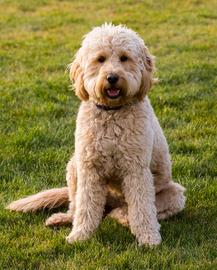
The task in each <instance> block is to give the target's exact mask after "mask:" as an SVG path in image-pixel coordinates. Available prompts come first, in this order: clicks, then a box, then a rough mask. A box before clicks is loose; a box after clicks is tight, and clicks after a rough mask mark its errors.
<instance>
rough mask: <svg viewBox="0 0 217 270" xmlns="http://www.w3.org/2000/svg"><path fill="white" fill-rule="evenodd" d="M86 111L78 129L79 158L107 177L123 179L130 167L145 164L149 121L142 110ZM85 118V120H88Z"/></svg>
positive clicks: (77, 151)
mask: <svg viewBox="0 0 217 270" xmlns="http://www.w3.org/2000/svg"><path fill="white" fill-rule="evenodd" d="M88 112H89V113H87V111H85V114H84V113H83V112H82V111H81V113H82V114H80V115H79V117H78V121H77V129H76V149H75V150H76V151H75V152H76V155H77V157H78V158H79V159H80V161H82V163H85V166H88V167H93V166H94V167H95V168H96V169H97V171H98V172H99V173H100V174H101V176H103V177H111V176H112V177H113V176H117V177H118V178H122V177H123V175H125V174H126V173H127V170H128V168H129V167H130V166H132V165H134V168H135V167H136V166H135V164H137V165H138V164H139V165H140V166H142V165H143V164H144V153H145V149H146V145H145V141H146V140H145V130H146V122H147V121H146V117H145V115H144V113H143V111H142V110H140V111H137V112H136V113H135V112H133V111H130V112H129V110H126V111H125V112H124V111H122V112H117V113H107V112H102V113H101V112H99V111H96V113H95V112H94V113H93V112H92V111H91V110H89V111H88ZM84 115H85V117H84Z"/></svg>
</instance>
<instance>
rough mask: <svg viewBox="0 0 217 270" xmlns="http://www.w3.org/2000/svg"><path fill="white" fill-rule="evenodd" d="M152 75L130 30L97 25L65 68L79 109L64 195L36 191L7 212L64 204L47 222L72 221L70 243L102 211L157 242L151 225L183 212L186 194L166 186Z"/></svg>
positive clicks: (166, 162) (156, 228)
mask: <svg viewBox="0 0 217 270" xmlns="http://www.w3.org/2000/svg"><path fill="white" fill-rule="evenodd" d="M122 56H124V57H125V58H126V59H125V60H124V61H122V60H121V59H123V58H121V57H122ZM102 58H103V61H101V60H102ZM153 72H154V61H153V56H152V55H151V54H150V53H149V50H148V48H147V47H146V46H145V45H144V42H143V40H142V39H141V38H140V37H139V36H138V35H137V34H136V33H135V32H133V31H132V30H130V29H127V28H126V27H123V26H114V25H111V24H104V25H102V26H101V27H96V28H94V29H93V30H92V31H91V32H90V33H89V34H87V35H86V37H85V38H84V40H83V43H82V46H81V48H80V49H79V51H78V52H77V54H76V56H75V60H74V61H73V63H72V64H71V65H70V77H71V79H72V80H73V81H74V82H75V91H76V94H77V95H78V97H80V99H81V100H82V103H81V106H80V108H79V112H78V117H77V123H76V132H75V153H74V156H73V157H72V159H71V160H70V161H69V163H68V166H67V184H68V190H67V189H66V188H64V189H56V195H57V197H56V198H55V199H54V197H53V196H52V195H50V194H51V193H49V191H46V192H45V193H39V194H38V195H33V196H32V197H29V198H26V199H22V200H19V201H17V202H13V203H12V204H11V205H9V207H8V208H9V209H12V210H16V211H31V210H37V209H39V208H42V207H46V206H48V207H51V206H59V205H61V204H63V203H64V202H66V203H67V201H68V200H69V201H70V206H69V210H68V212H67V213H58V214H54V215H53V216H51V217H50V218H49V219H48V220H47V221H46V224H47V225H61V224H66V223H73V228H72V231H71V233H70V234H69V236H68V237H67V240H68V242H69V243H72V242H74V241H77V240H84V239H87V238H89V237H90V235H91V234H92V233H93V232H94V230H95V229H96V228H97V227H98V225H99V223H100V221H101V220H102V217H103V214H104V210H105V206H109V207H110V209H111V211H110V213H109V214H108V215H109V216H110V217H112V218H115V219H117V221H119V222H120V223H121V224H123V225H125V226H129V227H130V230H131V232H132V233H133V234H134V235H135V236H136V238H137V240H138V242H139V244H140V245H143V244H145V245H149V246H152V245H157V244H159V243H160V242H161V235H160V225H159V223H158V220H159V219H165V218H168V217H170V216H172V215H174V214H176V213H178V212H180V211H181V210H182V209H183V208H184V205H185V196H184V191H185V189H184V187H182V186H181V185H179V184H177V183H174V182H173V181H172V176H171V162H170V155H169V150H168V145H167V142H166V139H165V137H164V135H163V131H162V129H161V127H160V125H159V122H158V120H157V118H156V116H155V114H154V111H153V109H152V106H151V104H150V101H149V99H148V97H147V91H148V90H149V89H150V88H151V85H152V83H153V81H154V78H153ZM111 73H112V74H117V75H118V76H119V80H118V82H117V83H116V85H115V89H116V88H117V89H121V95H120V96H119V97H118V98H116V99H111V98H109V97H108V96H107V94H106V93H107V92H106V91H107V89H109V87H110V84H109V82H108V80H107V77H108V75H109V74H111ZM96 104H99V105H100V106H101V107H99V106H98V107H97V106H96ZM102 105H103V106H104V107H105V108H108V109H109V110H104V109H103V108H104V107H102ZM116 107H117V108H116ZM115 108H116V109H115ZM45 194H46V195H47V197H46V196H44V195H45Z"/></svg>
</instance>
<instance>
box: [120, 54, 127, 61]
mask: <svg viewBox="0 0 217 270" xmlns="http://www.w3.org/2000/svg"><path fill="white" fill-rule="evenodd" d="M120 60H121V62H126V61H127V60H128V57H127V56H126V55H122V56H121V57H120Z"/></svg>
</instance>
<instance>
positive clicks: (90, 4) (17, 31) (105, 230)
mask: <svg viewBox="0 0 217 270" xmlns="http://www.w3.org/2000/svg"><path fill="white" fill-rule="evenodd" d="M216 10H217V2H216V1H215V0H210V1H203V0H192V1H190V0H189V1H178V0H177V1H175V0H174V1H166V0H163V1H152V0H146V1H133V0H132V1H131V0H127V1H123V0H122V1H115V0H113V1H112V0H105V1H101V0H100V1H98V0H97V1H58V0H50V1H48V0H37V1H34V0H29V1H21V0H14V1H12V0H0V120H1V121H0V130H1V134H0V162H1V169H0V269H58V270H59V269H81V270H86V269H93V270H95V269H114V270H116V269H133V270H136V269H159V270H163V269H186V270H189V269H217V60H216V59H217V58H216V56H217V13H216ZM104 21H112V22H114V23H115V24H118V23H123V24H126V25H127V26H129V27H131V28H133V29H134V30H136V31H138V32H139V33H140V34H141V36H142V37H143V38H144V40H145V41H146V44H147V45H148V46H149V48H150V51H151V52H152V53H153V54H154V55H156V56H157V68H158V71H157V75H158V76H159V78H160V80H161V81H160V83H159V84H158V85H157V86H155V87H154V88H153V90H152V91H151V92H150V99H151V101H152V104H153V106H154V108H155V111H156V114H157V115H158V117H159V119H160V122H161V124H162V126H163V129H164V131H165V134H166V137H167V139H168V142H169V145H170V150H171V155H172V160H173V177H174V179H175V180H176V181H177V182H180V183H182V184H183V185H184V186H185V187H186V188H187V193H186V195H187V205H186V209H185V210H184V211H183V212H182V213H181V214H179V215H178V216H176V217H174V218H171V219H170V220H168V221H164V222H161V234H162V238H163V242H162V244H161V245H160V246H159V247H157V248H155V249H148V248H144V247H138V246H137V244H136V241H135V239H134V237H133V236H132V235H131V234H130V232H129V231H128V230H127V229H125V228H123V227H121V226H120V225H118V224H117V223H115V222H114V221H112V220H111V219H108V218H107V219H105V220H104V221H103V222H102V224H101V226H100V228H99V229H98V230H97V232H96V233H95V234H94V235H93V237H92V238H91V239H90V240H89V241H86V242H83V243H78V244H74V245H68V244H67V243H66V241H65V236H66V235H67V234H68V233H69V231H70V228H69V227H68V228H60V229H59V230H52V229H49V228H46V227H45V226H44V221H45V219H46V218H47V217H48V216H49V215H50V214H51V213H50V212H47V211H44V212H40V213H37V214H20V213H10V212H9V211H6V210H4V207H5V205H6V204H7V203H8V202H10V201H11V200H13V199H17V198H21V197H23V196H24V195H27V194H32V193H35V192H38V191H40V190H42V189H46V188H51V187H59V186H63V185H65V165H66V162H67V161H68V159H69V157H70V155H71V153H72V152H73V147H74V137H73V134H74V129H75V119H76V113H77V110H78V106H79V101H78V99H77V98H76V97H75V95H74V93H73V91H72V90H71V88H70V82H69V79H68V74H67V72H66V66H67V64H68V63H70V61H71V59H72V57H73V54H74V53H75V51H76V50H77V49H78V47H79V44H80V41H81V38H82V36H83V35H84V34H85V33H86V32H88V31H89V30H90V29H91V27H92V26H94V25H100V24H101V23H103V22H104Z"/></svg>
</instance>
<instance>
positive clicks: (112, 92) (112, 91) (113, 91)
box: [107, 88, 120, 97]
mask: <svg viewBox="0 0 217 270" xmlns="http://www.w3.org/2000/svg"><path fill="white" fill-rule="evenodd" d="M119 92H120V90H119V89H115V88H114V89H108V90H107V93H108V94H109V96H111V97H116V96H117V95H119Z"/></svg>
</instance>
